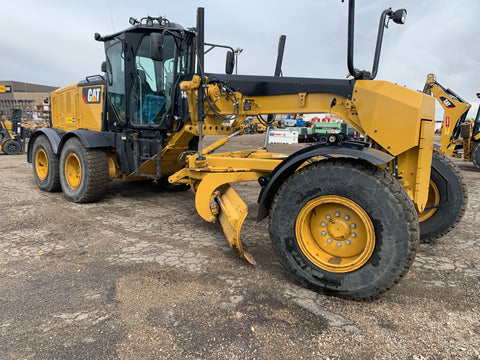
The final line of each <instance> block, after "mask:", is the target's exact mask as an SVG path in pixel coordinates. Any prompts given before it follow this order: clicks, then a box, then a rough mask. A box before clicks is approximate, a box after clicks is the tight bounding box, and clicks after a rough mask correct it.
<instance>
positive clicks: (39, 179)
mask: <svg viewBox="0 0 480 360" xmlns="http://www.w3.org/2000/svg"><path fill="white" fill-rule="evenodd" d="M32 157H33V160H32V167H33V177H34V178H35V182H36V183H37V185H38V187H39V188H40V189H42V190H43V191H48V192H55V191H60V189H61V188H60V175H59V173H58V156H57V155H55V154H54V153H53V149H52V145H51V144H50V141H48V139H47V137H46V136H44V135H41V136H39V137H37V138H36V139H35V140H34V143H33V147H32Z"/></svg>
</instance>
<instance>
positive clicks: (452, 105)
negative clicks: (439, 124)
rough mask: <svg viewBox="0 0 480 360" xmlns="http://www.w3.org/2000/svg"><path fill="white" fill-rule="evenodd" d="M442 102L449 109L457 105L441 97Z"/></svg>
mask: <svg viewBox="0 0 480 360" xmlns="http://www.w3.org/2000/svg"><path fill="white" fill-rule="evenodd" d="M440 100H442V102H443V104H444V105H445V106H446V107H447V108H449V109H451V108H454V107H455V105H454V104H453V103H452V102H451V101H450V100H448V99H447V98H446V97H444V96H440Z"/></svg>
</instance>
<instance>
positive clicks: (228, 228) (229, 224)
mask: <svg viewBox="0 0 480 360" xmlns="http://www.w3.org/2000/svg"><path fill="white" fill-rule="evenodd" d="M215 200H216V201H217V202H218V204H219V205H220V213H219V214H218V219H219V220H220V224H221V225H222V228H223V232H224V234H225V237H226V238H227V241H228V244H229V245H230V246H231V247H235V248H237V250H238V251H239V253H240V256H241V257H242V258H244V259H246V260H247V261H248V262H249V263H250V264H252V265H257V262H256V261H255V259H254V258H253V256H252V255H251V254H250V253H248V252H247V251H245V249H244V248H243V247H242V242H241V239H240V231H241V230H242V225H243V222H244V221H245V218H246V217H247V213H248V208H247V204H245V203H244V202H243V200H242V199H241V198H240V196H238V194H237V193H236V192H235V190H233V188H232V187H231V186H230V185H229V184H224V185H222V186H221V187H220V188H219V193H218V195H217V196H216V197H215Z"/></svg>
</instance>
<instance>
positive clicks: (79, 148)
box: [60, 138, 108, 203]
mask: <svg viewBox="0 0 480 360" xmlns="http://www.w3.org/2000/svg"><path fill="white" fill-rule="evenodd" d="M107 183H108V159H107V153H106V152H105V151H104V150H98V149H87V148H85V147H84V146H83V144H82V142H81V141H80V140H79V139H77V138H71V139H69V140H67V142H66V143H65V146H64V147H63V148H62V153H61V155H60V184H61V186H62V190H63V194H64V196H65V198H66V199H67V200H69V201H72V202H77V203H84V202H93V201H97V200H99V199H101V198H102V197H103V196H104V194H105V193H106V191H107Z"/></svg>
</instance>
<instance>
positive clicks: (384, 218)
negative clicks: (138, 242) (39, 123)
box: [27, 0, 434, 299]
mask: <svg viewBox="0 0 480 360" xmlns="http://www.w3.org/2000/svg"><path fill="white" fill-rule="evenodd" d="M348 11H349V21H348V69H349V72H350V74H351V76H350V78H349V79H312V78H294V77H280V76H247V75H232V72H233V68H234V52H233V51H232V50H233V49H232V50H231V51H228V52H227V62H226V69H225V70H226V71H225V74H211V73H205V71H204V69H205V67H204V53H205V49H204V46H205V40H204V26H205V25H204V9H203V8H199V9H198V11H197V25H196V27H195V28H194V29H188V30H187V29H185V28H183V27H182V26H180V25H178V24H175V23H173V22H170V21H168V20H167V19H165V18H152V17H146V18H143V19H140V20H136V19H134V18H131V19H130V23H131V25H132V27H130V28H128V29H127V30H124V31H121V32H118V33H115V34H112V35H108V36H101V35H99V34H95V39H96V40H98V41H101V42H103V43H104V45H105V53H106V61H105V63H104V64H102V70H103V71H104V72H105V73H106V74H105V75H104V76H103V75H102V76H92V77H88V78H86V79H85V80H83V81H80V82H79V83H76V84H72V85H70V86H67V87H64V88H61V89H58V90H57V91H55V92H53V93H52V104H51V106H52V124H53V127H51V128H45V129H39V130H38V131H37V132H35V133H34V134H33V135H32V137H31V140H30V143H29V147H28V156H27V157H28V161H30V162H32V165H33V174H34V177H35V180H36V182H37V184H38V186H39V187H40V188H41V189H42V190H45V191H56V190H60V189H61V190H62V191H63V194H64V196H65V197H66V198H67V200H69V201H74V202H90V201H96V200H98V199H100V198H101V197H102V196H103V194H104V193H105V191H106V189H107V183H108V182H109V181H110V180H112V179H115V178H122V179H125V180H139V179H155V180H157V181H164V180H165V179H168V182H169V184H170V185H172V186H176V187H177V188H188V189H191V190H192V191H193V192H194V193H195V207H196V210H197V212H198V214H199V215H200V216H201V217H202V218H203V219H205V220H206V221H208V222H211V223H216V222H219V223H220V224H221V226H222V228H223V230H224V233H225V235H226V238H227V240H228V242H229V244H230V246H232V247H235V248H237V249H238V251H239V252H240V255H241V256H242V257H243V258H245V259H246V260H247V261H249V262H250V263H253V264H255V259H254V257H253V254H250V253H249V252H247V251H246V250H245V249H244V247H243V246H242V242H241V238H240V232H241V227H242V224H243V222H244V220H245V217H246V215H247V206H246V204H245V203H244V202H243V201H242V199H241V198H240V197H239V195H238V194H237V193H236V192H235V190H234V184H235V183H237V182H244V181H258V182H259V183H260V185H261V187H262V189H261V192H260V194H259V197H258V203H259V212H258V216H257V218H258V221H260V220H262V219H264V218H266V217H269V219H270V227H269V231H270V237H271V240H272V243H273V246H274V248H275V250H276V253H277V255H278V257H279V259H280V261H281V262H282V264H283V265H284V266H285V268H286V269H287V270H288V271H289V272H290V273H291V274H292V276H293V277H294V278H296V279H297V280H298V281H299V282H300V283H302V284H303V285H305V286H307V287H309V288H311V289H313V290H315V291H318V292H322V293H327V294H333V295H337V296H341V297H346V298H351V299H368V298H373V297H375V296H377V295H379V294H381V293H383V292H384V291H386V290H387V289H389V288H390V287H392V286H393V285H394V284H395V283H397V282H398V281H399V280H400V278H401V277H402V276H403V275H404V274H405V273H406V271H407V270H408V268H409V266H410V265H411V263H412V262H413V260H414V257H415V251H416V247H417V243H418V241H419V237H420V227H421V226H420V227H419V222H418V216H417V213H420V214H421V213H422V212H424V211H425V210H426V205H427V204H428V198H429V188H430V168H431V164H432V152H433V136H434V99H433V98H432V97H430V96H427V95H426V94H423V93H421V92H417V91H412V90H409V89H407V88H405V87H403V86H399V85H396V84H393V83H390V82H387V81H376V80H374V78H375V76H376V73H377V69H378V61H379V57H380V49H381V43H382V38H383V31H384V28H385V27H386V25H387V23H388V22H389V21H393V22H395V23H400V24H401V23H403V22H404V20H405V15H406V10H404V9H400V10H397V11H393V10H392V9H385V10H384V11H383V12H382V14H381V17H380V24H379V32H378V37H377V46H376V51H375V57H374V63H373V68H372V71H365V70H363V71H361V70H358V69H356V68H355V67H354V66H353V47H354V46H353V45H354V26H353V19H354V11H355V4H354V0H350V1H349V5H348ZM279 58H280V57H278V58H277V68H278V67H279V66H278V65H279ZM280 63H281V60H280ZM279 74H280V72H277V71H276V75H279ZM285 113H302V114H307V113H331V114H334V115H336V116H338V117H340V118H342V119H343V120H344V121H346V122H347V123H348V124H349V125H350V126H352V127H353V128H354V129H355V130H356V131H357V132H360V133H362V134H368V137H367V139H368V140H366V141H354V140H351V139H350V138H349V137H348V136H347V135H346V134H332V135H331V136H330V137H329V138H328V141H327V142H324V143H321V144H317V145H314V146H310V147H308V148H305V149H302V150H300V151H298V152H295V153H293V154H291V155H289V156H286V155H282V154H274V153H270V152H268V151H267V150H266V149H265V148H259V149H246V150H244V151H238V152H224V153H222V152H218V149H219V148H220V147H221V146H222V145H224V144H225V143H227V142H228V141H229V140H230V139H231V138H232V137H235V136H238V135H241V134H242V124H243V122H244V121H245V119H246V118H247V117H250V116H253V117H256V116H266V117H267V118H268V119H273V118H274V117H273V115H274V114H285ZM210 135H224V137H223V138H222V139H221V140H218V141H216V142H214V143H213V144H211V145H209V146H204V145H203V143H204V142H203V140H204V137H206V136H210Z"/></svg>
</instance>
